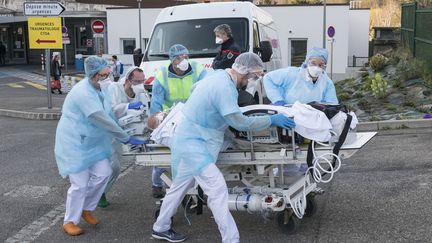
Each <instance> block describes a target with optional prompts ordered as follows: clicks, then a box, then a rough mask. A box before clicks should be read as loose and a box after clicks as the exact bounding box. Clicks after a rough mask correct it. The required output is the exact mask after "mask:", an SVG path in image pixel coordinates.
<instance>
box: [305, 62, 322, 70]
mask: <svg viewBox="0 0 432 243" xmlns="http://www.w3.org/2000/svg"><path fill="white" fill-rule="evenodd" d="M308 64H309V65H310V66H315V67H320V68H322V69H326V67H327V65H325V63H323V62H321V63H317V62H314V61H310V62H309V63H308Z"/></svg>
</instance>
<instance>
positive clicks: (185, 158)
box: [171, 70, 270, 182]
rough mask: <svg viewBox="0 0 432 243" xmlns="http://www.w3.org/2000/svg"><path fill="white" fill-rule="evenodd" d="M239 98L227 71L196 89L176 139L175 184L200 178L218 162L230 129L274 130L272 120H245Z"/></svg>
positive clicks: (175, 134) (172, 153) (213, 76)
mask: <svg viewBox="0 0 432 243" xmlns="http://www.w3.org/2000/svg"><path fill="white" fill-rule="evenodd" d="M237 98H238V92H237V88H236V86H235V84H234V82H233V81H232V80H231V77H230V76H229V75H228V73H227V72H226V71H225V70H218V71H215V72H213V73H212V75H208V76H206V77H205V78H204V79H203V80H201V81H200V82H199V83H198V84H197V85H196V87H195V89H194V90H193V92H192V94H191V96H190V97H189V99H188V101H187V102H186V103H185V105H184V107H183V110H182V112H183V115H184V119H183V121H182V122H180V124H179V125H178V127H177V128H176V131H175V133H174V136H173V141H172V146H171V156H172V158H171V161H172V162H171V163H172V166H171V169H172V172H173V179H174V182H178V181H181V180H184V179H188V178H190V177H192V176H196V175H199V174H200V173H201V172H202V171H203V170H204V169H205V168H206V167H207V166H208V165H210V164H211V163H215V162H216V160H217V157H218V154H219V151H220V149H221V146H222V143H223V139H224V133H225V130H226V128H227V127H228V125H231V126H233V127H234V128H236V129H237V130H242V131H244V130H261V129H265V128H267V127H269V126H270V118H269V116H261V117H246V116H243V115H242V113H241V111H240V108H239V107H238V105H237Z"/></svg>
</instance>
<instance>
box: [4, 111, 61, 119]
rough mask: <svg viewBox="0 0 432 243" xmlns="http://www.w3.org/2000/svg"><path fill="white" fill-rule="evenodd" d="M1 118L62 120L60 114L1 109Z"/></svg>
mask: <svg viewBox="0 0 432 243" xmlns="http://www.w3.org/2000/svg"><path fill="white" fill-rule="evenodd" d="M0 116H7V117H15V118H22V119H29V120H60V117H61V113H60V112H50V113H48V112H29V111H16V110H6V109H0Z"/></svg>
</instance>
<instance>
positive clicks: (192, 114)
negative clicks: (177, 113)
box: [152, 53, 295, 243]
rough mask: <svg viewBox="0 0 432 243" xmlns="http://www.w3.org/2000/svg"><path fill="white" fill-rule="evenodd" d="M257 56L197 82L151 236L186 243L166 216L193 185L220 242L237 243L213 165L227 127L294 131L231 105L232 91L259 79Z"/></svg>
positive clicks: (280, 118)
mask: <svg viewBox="0 0 432 243" xmlns="http://www.w3.org/2000/svg"><path fill="white" fill-rule="evenodd" d="M263 69H264V64H263V63H262V61H261V59H260V58H259V57H258V55H256V54H254V53H243V54H241V55H239V56H238V57H237V59H236V60H235V62H234V64H233V66H232V68H231V69H225V70H217V71H215V72H214V73H213V74H212V75H209V76H207V77H205V78H204V79H203V80H201V81H200V82H199V83H198V84H197V85H196V87H195V89H194V90H193V91H192V94H191V96H190V97H189V99H188V101H187V102H186V104H185V105H184V108H183V110H182V112H183V115H184V118H183V120H182V121H181V122H180V123H179V125H178V127H177V128H176V131H175V133H174V136H173V138H172V139H173V140H172V146H171V170H172V174H173V184H172V185H171V188H170V190H169V191H168V193H167V194H166V196H165V198H164V200H163V203H162V207H161V210H160V214H159V217H158V218H157V221H156V222H155V223H154V225H153V232H152V236H153V237H154V238H157V239H164V240H168V241H171V242H181V241H183V240H185V239H186V237H185V236H184V235H183V234H180V233H176V232H175V231H174V230H173V229H172V228H171V217H172V216H173V215H174V214H175V213H176V210H177V207H178V206H179V204H180V202H181V201H182V199H183V197H184V195H185V193H186V192H187V191H188V190H189V189H190V188H191V187H193V186H194V183H195V182H197V183H198V184H199V185H200V186H201V188H202V189H203V190H204V193H205V194H206V195H207V196H208V201H207V205H208V206H209V208H210V210H211V211H212V213H213V217H214V219H215V221H216V224H217V225H218V228H219V231H220V234H221V236H222V242H226V243H228V242H230V243H231V242H239V239H240V237H239V232H238V230H237V226H236V223H235V222H234V219H233V217H232V216H231V213H230V212H229V209H228V189H227V185H226V183H225V180H224V177H223V175H222V173H221V172H220V171H219V169H218V168H217V167H216V165H215V162H216V159H217V157H218V154H219V150H220V149H221V145H222V143H223V138H224V132H225V130H226V129H227V127H228V126H231V127H234V128H235V129H237V130H240V131H249V130H262V129H265V128H268V127H270V126H271V125H276V126H279V127H283V128H290V127H294V126H295V123H294V121H293V120H292V119H290V118H287V117H285V116H284V115H282V114H276V115H271V116H259V117H258V116H257V117H247V116H244V115H243V114H242V113H241V111H240V108H239V107H238V105H237V96H238V92H237V89H238V88H242V87H245V86H246V85H247V84H248V82H249V80H250V81H252V80H256V79H258V78H260V76H261V75H262V74H263Z"/></svg>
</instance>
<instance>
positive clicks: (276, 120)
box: [270, 114, 295, 129]
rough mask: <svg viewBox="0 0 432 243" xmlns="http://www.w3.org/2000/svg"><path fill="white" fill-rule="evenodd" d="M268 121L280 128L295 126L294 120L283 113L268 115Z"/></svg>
mask: <svg viewBox="0 0 432 243" xmlns="http://www.w3.org/2000/svg"><path fill="white" fill-rule="evenodd" d="M270 122H271V124H272V125H274V126H278V127H281V128H285V129H288V128H293V127H295V122H294V120H293V119H291V118H288V117H286V116H285V115H283V114H276V115H271V116H270Z"/></svg>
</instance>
